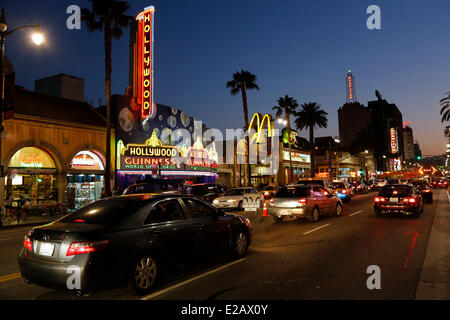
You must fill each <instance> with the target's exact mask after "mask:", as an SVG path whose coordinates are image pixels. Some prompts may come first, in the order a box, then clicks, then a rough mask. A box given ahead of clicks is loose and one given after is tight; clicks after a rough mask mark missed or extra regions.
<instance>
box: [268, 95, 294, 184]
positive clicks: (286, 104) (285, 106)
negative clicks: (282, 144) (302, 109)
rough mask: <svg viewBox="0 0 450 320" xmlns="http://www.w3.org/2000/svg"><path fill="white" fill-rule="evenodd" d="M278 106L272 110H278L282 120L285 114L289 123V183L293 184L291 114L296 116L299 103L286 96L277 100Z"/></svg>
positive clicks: (277, 115)
mask: <svg viewBox="0 0 450 320" xmlns="http://www.w3.org/2000/svg"><path fill="white" fill-rule="evenodd" d="M277 103H278V105H276V106H274V107H273V108H272V110H276V111H277V113H276V115H275V116H276V117H277V118H280V117H281V116H282V115H283V113H284V117H285V119H286V122H287V131H288V145H289V183H292V180H293V179H292V163H291V162H292V157H291V114H295V112H296V111H297V108H298V102H297V100H295V99H294V98H292V97H289V96H288V95H285V96H284V98H283V97H280V98H279V99H278V100H277Z"/></svg>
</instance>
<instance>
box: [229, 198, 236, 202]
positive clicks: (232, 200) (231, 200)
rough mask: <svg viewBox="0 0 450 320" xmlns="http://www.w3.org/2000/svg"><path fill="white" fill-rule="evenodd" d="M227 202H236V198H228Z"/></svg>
mask: <svg viewBox="0 0 450 320" xmlns="http://www.w3.org/2000/svg"><path fill="white" fill-rule="evenodd" d="M227 202H236V200H234V199H230V200H227Z"/></svg>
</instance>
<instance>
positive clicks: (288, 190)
mask: <svg viewBox="0 0 450 320" xmlns="http://www.w3.org/2000/svg"><path fill="white" fill-rule="evenodd" d="M310 193H311V190H310V188H307V187H282V188H281V189H280V190H279V191H278V192H277V194H276V195H275V197H276V198H297V197H308V196H309V195H310Z"/></svg>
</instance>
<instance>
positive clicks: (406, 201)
mask: <svg viewBox="0 0 450 320" xmlns="http://www.w3.org/2000/svg"><path fill="white" fill-rule="evenodd" d="M403 202H405V203H416V199H415V198H405V199H403Z"/></svg>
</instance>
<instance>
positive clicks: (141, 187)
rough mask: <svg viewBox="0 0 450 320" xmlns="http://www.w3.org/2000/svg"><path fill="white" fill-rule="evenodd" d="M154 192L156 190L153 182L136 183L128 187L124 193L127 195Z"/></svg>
mask: <svg viewBox="0 0 450 320" xmlns="http://www.w3.org/2000/svg"><path fill="white" fill-rule="evenodd" d="M153 192H155V188H154V186H153V185H151V184H136V185H132V186H129V187H128V188H126V189H125V191H124V193H123V194H124V195H126V194H138V193H153Z"/></svg>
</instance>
